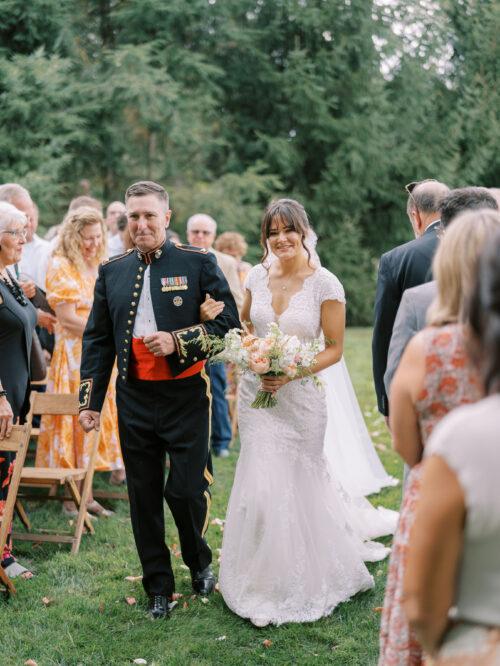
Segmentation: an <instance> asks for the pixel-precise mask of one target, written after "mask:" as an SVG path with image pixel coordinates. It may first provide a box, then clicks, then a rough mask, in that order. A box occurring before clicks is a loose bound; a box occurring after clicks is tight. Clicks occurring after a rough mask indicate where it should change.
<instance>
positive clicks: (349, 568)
mask: <svg viewBox="0 0 500 666" xmlns="http://www.w3.org/2000/svg"><path fill="white" fill-rule="evenodd" d="M247 288H248V289H249V290H250V291H251V293H252V308H251V312H250V318H251V321H252V323H253V325H254V328H255V332H256V334H257V335H259V336H263V335H265V334H266V332H267V326H268V324H269V323H270V322H272V321H278V323H279V326H280V328H281V329H282V330H283V331H284V332H286V333H290V334H294V335H297V336H299V337H300V338H301V339H303V340H307V339H312V338H318V337H320V335H321V326H320V310H321V304H322V302H323V301H325V300H339V301H342V302H344V301H345V298H344V290H343V288H342V285H341V284H340V282H339V281H338V280H337V278H336V277H335V276H334V275H332V274H331V273H330V272H329V271H327V270H326V269H325V268H317V269H316V271H315V272H314V273H313V274H312V275H311V276H310V277H308V278H307V279H306V280H305V282H304V284H303V287H302V289H301V291H299V292H298V293H296V294H294V295H293V296H292V297H291V300H290V302H289V306H288V308H287V309H286V310H285V312H283V313H282V315H281V316H280V317H277V316H276V315H275V313H274V310H273V308H272V305H271V300H272V295H271V292H270V290H269V288H268V274H267V271H266V269H265V268H264V267H263V266H261V265H258V266H256V267H254V268H253V269H252V270H251V271H250V273H249V276H248V281H247ZM319 375H320V376H321V373H319ZM259 383H260V382H259V380H258V379H257V378H256V377H255V376H254V375H253V374H251V373H245V375H244V376H243V377H242V380H241V382H240V394H239V429H240V439H241V452H240V457H239V461H238V465H237V469H236V474H235V479H234V485H233V489H232V492H231V498H230V500H229V505H228V510H227V516H226V525H225V529H224V541H223V546H222V555H221V567H220V575H219V585H220V591H221V593H222V595H223V597H224V600H225V602H226V603H227V605H228V606H229V608H230V609H231V610H233V611H234V612H235V613H237V614H238V615H240V616H241V617H244V618H250V619H252V620H253V621H255V622H256V623H257V624H260V625H263V624H266V623H274V624H281V623H283V622H308V621H313V620H316V619H318V618H320V617H322V616H325V615H328V614H329V613H331V611H332V610H333V609H334V608H335V606H336V605H337V604H339V603H340V602H342V601H346V600H347V599H349V598H350V597H351V596H352V595H354V594H356V593H357V592H360V591H362V590H367V589H369V588H371V587H373V585H374V581H373V578H372V576H371V575H370V573H369V572H368V570H367V568H366V567H365V564H364V561H363V560H372V561H373V560H379V559H382V558H384V557H385V556H386V555H387V553H388V549H387V548H385V547H384V546H383V545H382V544H379V543H374V542H369V541H367V540H368V539H370V538H374V537H377V536H382V535H385V534H389V533H392V532H393V530H394V527H395V523H396V520H397V514H396V513H395V512H388V514H383V513H381V512H379V511H377V510H376V509H374V508H373V507H372V506H371V504H370V503H369V502H368V500H366V499H364V498H357V499H356V501H352V500H351V499H350V497H349V496H348V495H347V494H346V493H345V491H344V490H343V489H342V487H341V486H340V484H339V483H338V481H337V480H336V478H335V476H334V473H333V470H332V468H331V466H330V464H329V462H328V460H327V458H326V456H325V454H324V450H323V444H324V438H325V431H326V427H327V408H326V399H325V392H324V390H322V389H319V388H318V387H316V386H315V384H314V383H313V382H312V381H311V380H307V381H305V382H301V381H300V380H296V381H293V382H290V383H289V384H286V385H285V386H284V387H283V388H281V389H280V390H279V392H278V393H277V398H278V405H277V406H276V407H274V408H272V409H259V410H256V409H253V408H252V407H251V406H250V405H251V403H252V401H253V400H254V398H255V395H256V393H257V390H258V388H259Z"/></svg>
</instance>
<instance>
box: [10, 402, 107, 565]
mask: <svg viewBox="0 0 500 666" xmlns="http://www.w3.org/2000/svg"><path fill="white" fill-rule="evenodd" d="M35 414H40V415H42V416H43V415H44V414H50V415H54V416H66V415H71V416H76V415H78V396H76V395H72V394H63V393H36V392H33V393H32V394H31V407H30V411H29V414H28V417H27V420H28V423H29V424H31V419H32V417H33V416H34V415H35ZM98 444H99V433H98V432H96V431H93V434H92V447H91V451H90V457H89V463H88V466H87V468H86V469H85V468H81V469H78V468H76V469H75V468H64V467H24V468H23V470H22V473H21V484H20V485H21V487H23V488H25V487H31V488H47V489H48V490H49V494H48V495H30V494H27V493H24V492H23V493H22V494H19V496H18V501H17V503H16V511H17V513H18V515H19V517H20V518H21V521H22V523H23V524H24V527H25V529H26V530H27V531H26V532H15V533H14V534H13V537H14V538H15V539H18V540H20V541H37V542H42V541H49V542H52V543H54V542H55V543H69V544H71V553H72V554H73V555H76V553H78V550H79V548H80V542H81V539H82V533H83V530H84V528H86V529H87V531H88V532H90V534H94V528H93V526H92V523H91V522H90V518H89V517H88V515H87V501H88V498H89V495H90V492H91V489H92V480H93V477H94V466H95V459H96V455H97V447H98ZM82 481H83V489H82V492H81V494H80V491H79V489H78V485H77V484H78V482H82ZM60 488H62V489H63V491H64V492H63V494H62V495H60V494H58V490H59V489H60ZM21 499H36V500H38V501H40V500H42V501H44V500H57V501H65V500H73V502H74V503H75V505H76V507H77V509H78V515H77V516H76V520H75V527H74V531H73V532H72V533H68V532H65V533H51V534H49V533H47V530H45V531H43V530H41V531H39V532H35V531H33V530H32V529H31V524H30V522H29V519H28V517H27V515H26V512H25V511H24V507H23V505H22V502H21Z"/></svg>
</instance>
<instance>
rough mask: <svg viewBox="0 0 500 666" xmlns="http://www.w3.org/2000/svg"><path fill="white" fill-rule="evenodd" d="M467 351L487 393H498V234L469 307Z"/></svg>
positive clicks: (483, 262) (482, 264) (483, 258)
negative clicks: (477, 369) (470, 334)
mask: <svg viewBox="0 0 500 666" xmlns="http://www.w3.org/2000/svg"><path fill="white" fill-rule="evenodd" d="M468 318H469V325H470V329H471V332H472V339H471V342H470V344H469V351H470V354H471V357H472V359H473V360H474V362H475V363H476V365H478V367H479V369H480V372H481V375H482V378H483V383H484V386H485V389H486V393H488V394H491V393H498V392H500V231H499V232H497V233H496V234H495V236H494V237H493V238H492V239H491V240H490V242H488V244H487V245H486V246H485V248H484V250H483V252H482V253H481V256H480V259H479V270H478V272H477V277H476V281H475V285H474V288H473V289H472V292H471V295H470V298H469V304H468Z"/></svg>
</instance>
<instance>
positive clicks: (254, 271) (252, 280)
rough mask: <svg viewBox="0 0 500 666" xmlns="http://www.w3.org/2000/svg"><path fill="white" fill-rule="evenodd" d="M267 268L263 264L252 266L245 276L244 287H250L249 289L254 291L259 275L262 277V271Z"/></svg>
mask: <svg viewBox="0 0 500 666" xmlns="http://www.w3.org/2000/svg"><path fill="white" fill-rule="evenodd" d="M265 270H266V269H265V268H264V266H262V264H257V265H256V266H254V267H253V268H251V269H250V270H249V271H248V274H247V276H246V278H245V282H244V284H243V288H244V289H248V291H250V292H252V291H253V290H254V289H255V284H256V281H257V280H258V279H259V276H260V277H262V271H265Z"/></svg>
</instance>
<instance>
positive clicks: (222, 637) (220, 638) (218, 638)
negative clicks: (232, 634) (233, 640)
mask: <svg viewBox="0 0 500 666" xmlns="http://www.w3.org/2000/svg"><path fill="white" fill-rule="evenodd" d="M226 638H227V636H218V637H217V638H216V639H215V640H216V641H225V640H226Z"/></svg>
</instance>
